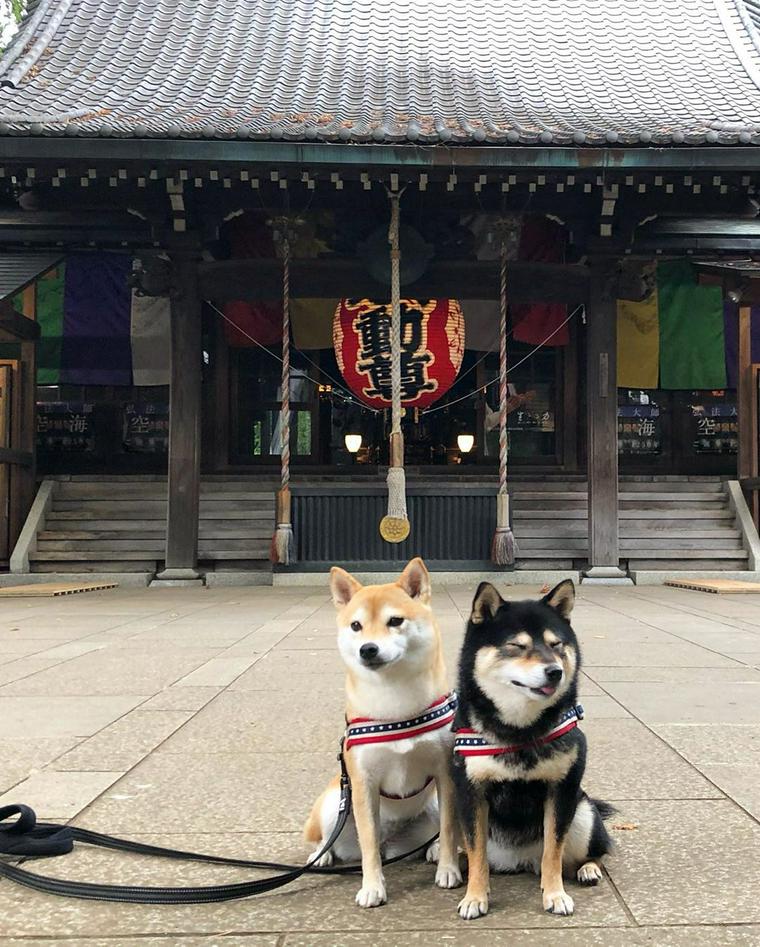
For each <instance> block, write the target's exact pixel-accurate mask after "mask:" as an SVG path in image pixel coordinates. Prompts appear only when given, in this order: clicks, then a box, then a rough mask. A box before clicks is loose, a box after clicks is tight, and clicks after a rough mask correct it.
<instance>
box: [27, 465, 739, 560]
mask: <svg viewBox="0 0 760 947" xmlns="http://www.w3.org/2000/svg"><path fill="white" fill-rule="evenodd" d="M324 479H325V478H322V477H320V476H315V477H314V478H311V477H310V478H309V480H308V484H311V483H312V480H313V482H314V484H319V483H321V482H322V480H324ZM332 482H333V483H334V478H333V481H332ZM370 482H371V483H373V484H374V485H375V486H377V485H378V482H379V481H378V480H374V479H372V480H371V481H370ZM428 482H429V481H428ZM410 483H411V484H413V483H414V480H413V479H410ZM468 484H473V485H474V486H476V487H478V488H480V490H479V492H480V495H481V496H482V495H483V493H484V491H483V490H482V487H484V486H487V487H488V491H487V492H488V494H489V495H488V498H487V503H486V509H487V511H490V510H491V498H490V490H491V488H493V489H494V493H495V482H494V480H493V478H491V479H486V478H480V480H478V479H477V478H475V477H474V476H472V475H470V474H467V476H465V477H463V478H462V479H461V480H460V479H459V478H458V477H457V478H452V480H451V487H450V488H451V490H452V491H454V492H455V491H456V489H457V486H460V487H461V490H462V492H463V494H466V493H467V490H468ZM302 485H307V484H306V483H305V482H303V483H302ZM276 487H277V484H276V482H275V480H274V479H273V478H272V477H271V476H267V477H263V476H258V475H255V476H252V477H251V478H248V479H246V478H243V477H236V476H233V477H231V478H228V479H225V478H223V477H221V476H217V477H209V478H204V479H203V481H202V485H201V500H200V522H199V561H200V564H201V567H202V568H204V569H206V570H212V571H213V570H231V569H240V570H241V571H245V570H254V571H256V570H258V571H260V570H268V569H269V568H270V566H269V562H268V559H269V546H270V540H271V535H272V530H273V526H274V520H275V491H276ZM344 487H345V492H346V494H347V495H348V494H351V493H354V494H356V493H359V494H361V493H362V489H363V486H362V481H361V480H360V479H359V478H354V479H353V480H352V481H349V480H346V481H345V484H344V485H343V486H341V489H343V488H344ZM447 489H448V487H447ZM510 494H511V496H512V514H513V526H514V531H515V536H516V538H517V542H518V548H519V553H518V561H517V568H518V569H529V570H532V569H583V568H585V567H586V565H587V556H588V499H587V485H586V482H585V481H584V480H583V479H582V478H578V477H575V478H572V477H561V478H560V477H559V476H557V477H554V478H551V479H549V478H547V479H546V480H542V481H536V480H535V479H528V478H525V479H517V480H514V481H513V482H511V483H510ZM353 509H355V510H356V511H357V512H356V515H360V514H361V510H362V509H363V507H362V506H361V505H360V506H358V507H354V508H353ZM489 515H490V513H489ZM487 518H488V517H487V516H486V519H487ZM427 528H428V530H429V529H432V528H433V524H432V523H428V524H427ZM415 535H416V536H417V537H418V538H419V541H420V542H421V543H422V544H423V545H424V543H425V531H424V528H423V527H422V526H420V527H419V528H418V529H417V532H416V533H415ZM619 535H620V556H621V565H622V566H623V567H625V568H628V569H629V570H630V571H632V572H633V571H637V570H668V571H676V570H678V571H681V570H697V571H704V570H721V571H726V570H730V571H740V570H746V569H747V567H748V559H749V558H750V557H749V553H748V551H747V549H746V548H745V538H744V537H743V535H742V531H741V528H740V525H739V523H738V522H737V518H736V513H735V512H734V510H733V509H732V507H731V506H730V503H729V497H728V493H727V491H726V488H725V484H724V483H723V482H722V481H721V479H720V478H718V477H704V478H687V477H683V478H673V477H664V478H654V477H650V478H640V479H635V478H628V477H623V478H621V482H620V491H619ZM165 538H166V481H165V479H162V478H160V477H132V478H130V477H100V478H96V477H89V478H88V477H84V476H81V477H72V478H70V479H62V480H59V481H56V484H55V491H54V494H53V498H52V505H51V508H50V509H49V510H48V511H47V513H46V516H45V521H44V523H43V524H42V526H41V527H40V529H39V532H38V533H37V537H36V548H33V549H32V550H31V551H30V553H29V559H30V565H31V569H32V571H35V572H61V571H62V572H72V573H73V572H107V571H108V572H118V571H124V572H135V571H145V572H156V571H158V570H160V569H161V568H163V558H164V555H165ZM488 542H490V537H487V541H486V542H484V546H485V545H487V543H488ZM422 551H423V554H424V550H422ZM485 555H486V556H487V553H485ZM481 565H482V563H481ZM434 567H435V566H434ZM476 567H477V564H475V563H473V566H472V568H476Z"/></svg>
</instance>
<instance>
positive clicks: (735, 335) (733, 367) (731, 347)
mask: <svg viewBox="0 0 760 947" xmlns="http://www.w3.org/2000/svg"><path fill="white" fill-rule="evenodd" d="M750 318H751V322H750V325H751V329H750V332H751V344H752V355H751V358H752V361H753V363H757V362H760V306H752V315H751V317H750ZM723 336H724V338H725V341H726V384H727V386H728V387H729V388H736V386H737V380H738V377H739V375H738V357H739V306H738V305H737V304H736V303H732V302H729V301H728V300H726V302H725V303H724V304H723Z"/></svg>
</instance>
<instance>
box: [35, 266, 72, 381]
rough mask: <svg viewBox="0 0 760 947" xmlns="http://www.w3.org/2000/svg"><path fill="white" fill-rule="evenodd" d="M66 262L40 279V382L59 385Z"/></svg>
mask: <svg viewBox="0 0 760 947" xmlns="http://www.w3.org/2000/svg"><path fill="white" fill-rule="evenodd" d="M65 269H66V265H65V263H61V264H60V265H59V266H57V267H56V268H55V269H54V270H51V271H50V273H48V274H47V275H46V276H43V277H42V279H40V280H38V281H37V322H38V323H39V324H40V340H39V342H38V343H37V384H38V385H57V384H58V382H59V381H60V378H61V340H62V337H63V283H64V275H65Z"/></svg>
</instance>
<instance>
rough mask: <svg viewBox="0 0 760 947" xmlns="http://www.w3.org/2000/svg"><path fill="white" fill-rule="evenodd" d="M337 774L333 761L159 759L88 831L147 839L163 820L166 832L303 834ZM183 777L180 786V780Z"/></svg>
mask: <svg viewBox="0 0 760 947" xmlns="http://www.w3.org/2000/svg"><path fill="white" fill-rule="evenodd" d="M336 772H337V763H336V761H335V756H334V754H333V753H324V752H322V753H279V754H276V755H272V756H271V757H270V758H269V759H268V761H267V765H264V764H263V761H262V757H261V756H260V755H258V754H255V753H250V752H249V753H245V752H241V751H238V752H236V753H231V754H224V753H214V754H208V753H207V754H205V755H202V756H201V755H199V756H187V755H185V754H177V753H170V752H168V747H167V748H165V750H164V752H161V753H159V752H156V753H153V754H152V755H151V756H149V757H147V759H145V760H144V761H143V762H142V763H141V764H140V766H138V767H137V768H135V769H134V770H132V771H131V772H129V773H128V774H127V775H126V776H124V777H123V778H122V779H120V780H119V782H118V783H117V784H116V785H114V786H112V787H111V788H110V789H109V790H108V792H106V793H105V794H104V795H103V796H102V797H101V798H100V799H98V800H97V801H96V802H94V803H93V805H92V806H91V807H90V809H89V810H88V812H87V823H86V824H87V826H88V827H90V828H94V829H95V830H96V831H98V832H109V833H111V834H119V833H125V832H129V833H134V832H146V831H150V830H151V829H152V828H154V827H155V824H156V819H157V817H158V814H159V813H160V819H161V825H162V827H163V829H164V830H165V831H166V832H187V831H197V832H203V831H209V830H210V831H214V830H215V829H218V828H220V827H222V826H223V827H224V829H225V830H226V831H233V832H250V831H254V830H256V831H260V832H263V831H267V830H268V829H271V827H272V826H277V828H278V830H279V831H282V832H300V831H301V830H302V828H303V825H304V822H305V821H306V817H307V816H308V814H309V810H310V809H311V806H312V803H313V802H314V800H315V799H316V798H317V796H318V795H319V794H320V793H321V792H322V790H323V789H324V788H325V786H326V785H327V783H328V781H329V780H330V779H331V778H332V777H333V776H334V775H335V773H336ZM178 774H181V778H178Z"/></svg>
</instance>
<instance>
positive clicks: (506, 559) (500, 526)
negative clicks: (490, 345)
mask: <svg viewBox="0 0 760 947" xmlns="http://www.w3.org/2000/svg"><path fill="white" fill-rule="evenodd" d="M498 228H499V231H500V235H501V253H500V267H499V492H498V494H497V496H496V531H495V533H494V536H493V542H492V544H491V559H492V561H493V562H494V563H495V564H496V565H498V566H511V565H514V562H515V553H516V552H517V545H516V543H515V537H514V534H513V532H512V527H511V525H510V516H509V493H508V492H507V454H508V452H509V449H508V441H507V414H508V404H507V402H508V387H507V256H508V253H509V243H510V237H511V238H512V242H514V243H516V239H515V229H516V228H515V222H514V221H513V220H510V219H507V218H505V219H503V220H501V221H499V225H498Z"/></svg>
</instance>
